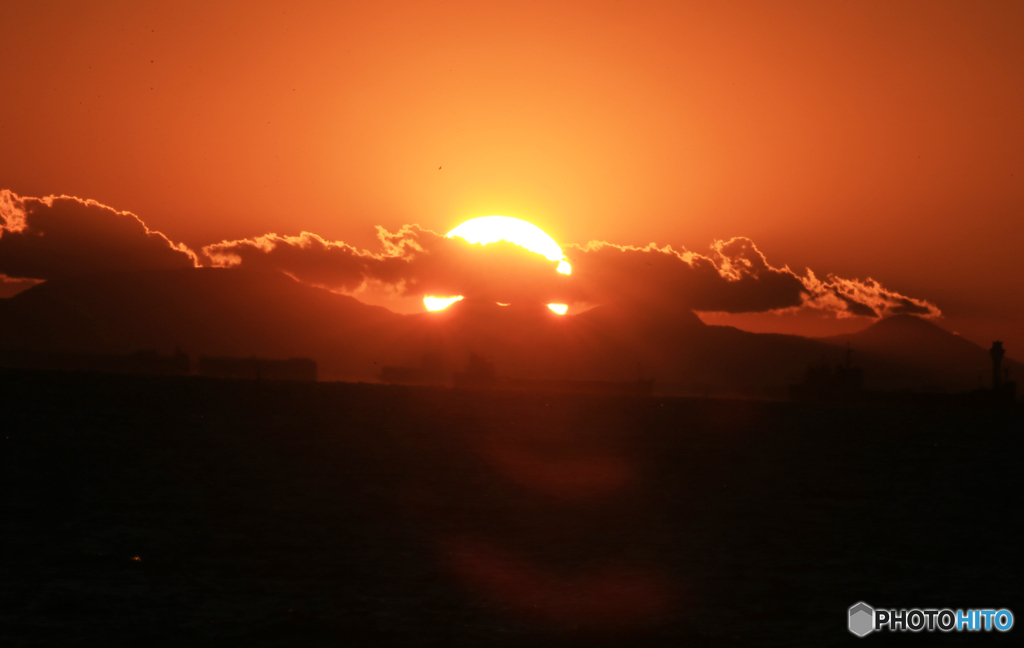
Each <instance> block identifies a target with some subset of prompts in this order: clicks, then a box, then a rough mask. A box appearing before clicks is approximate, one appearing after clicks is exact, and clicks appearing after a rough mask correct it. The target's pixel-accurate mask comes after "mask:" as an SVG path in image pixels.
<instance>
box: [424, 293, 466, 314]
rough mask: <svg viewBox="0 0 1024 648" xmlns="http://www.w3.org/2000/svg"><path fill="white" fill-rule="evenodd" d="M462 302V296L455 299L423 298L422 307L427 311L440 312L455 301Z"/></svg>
mask: <svg viewBox="0 0 1024 648" xmlns="http://www.w3.org/2000/svg"><path fill="white" fill-rule="evenodd" d="M461 300H462V295H457V296H455V297H424V298H423V305H424V306H426V307H427V310H428V311H442V310H444V309H446V308H448V307H449V306H451V305H452V304H454V303H455V302H457V301H461Z"/></svg>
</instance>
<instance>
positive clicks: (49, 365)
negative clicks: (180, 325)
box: [0, 349, 190, 376]
mask: <svg viewBox="0 0 1024 648" xmlns="http://www.w3.org/2000/svg"><path fill="white" fill-rule="evenodd" d="M0 366H4V367H9V368H17V369H43V370H55V371H101V372H105V373H124V374H141V375H148V376H170V375H180V376H183V375H186V374H188V373H189V369H190V363H189V357H188V354H187V353H185V352H184V351H182V350H181V349H175V350H174V353H173V354H172V355H169V356H165V355H161V354H159V353H157V352H156V351H154V350H152V349H144V350H139V351H135V352H134V353H121V354H118V353H63V352H35V351H6V352H3V353H0Z"/></svg>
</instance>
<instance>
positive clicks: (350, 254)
mask: <svg viewBox="0 0 1024 648" xmlns="http://www.w3.org/2000/svg"><path fill="white" fill-rule="evenodd" d="M377 236H378V240H379V241H380V243H381V250H380V251H379V252H371V251H367V250H359V249H357V248H355V247H353V246H351V245H348V244H346V243H344V242H342V241H327V240H325V239H323V238H321V237H319V236H317V235H316V234H312V233H310V232H303V233H301V234H300V235H298V236H281V235H277V234H268V235H266V236H261V237H257V238H252V239H241V240H235V241H222V242H221V243H217V244H214V245H208V246H206V247H204V248H203V253H204V254H205V255H206V256H207V257H209V258H210V260H211V261H212V262H213V264H214V265H217V266H221V267H234V266H242V267H247V268H258V269H263V270H278V271H281V272H284V273H286V274H288V275H290V276H292V277H293V278H295V279H297V280H298V281H301V282H303V283H307V284H310V285H316V286H321V287H325V288H328V289H330V290H334V291H338V292H345V293H349V294H351V293H354V292H357V291H358V290H360V288H362V287H364V286H366V285H369V284H374V285H385V286H390V287H392V289H393V290H394V292H395V293H396V294H397V295H400V296H413V297H416V298H419V297H422V296H423V295H439V296H443V295H465V296H467V297H478V298H483V299H490V300H494V301H501V302H519V303H522V302H524V301H529V302H536V303H548V302H561V303H581V302H585V303H619V304H629V305H633V306H639V305H643V306H646V307H657V308H673V307H674V308H685V309H689V310H696V311H708V312H728V313H745V312H764V311H773V310H784V309H793V308H815V309H819V310H824V311H831V312H834V313H836V314H837V315H838V316H841V317H844V316H851V315H867V316H871V317H879V316H883V315H889V314H896V313H900V312H908V313H914V314H919V315H925V316H937V315H939V314H940V312H939V310H938V308H936V307H935V306H934V305H933V304H930V303H929V302H926V301H923V300H918V299H913V298H910V297H906V296H903V295H900V294H898V293H896V292H893V291H890V290H887V289H885V288H883V287H882V286H881V285H880V284H879V283H878V282H876V281H874V280H871V279H868V280H866V281H859V280H848V279H842V278H839V277H836V276H834V275H829V276H828V277H827V278H826V279H824V280H821V279H818V278H817V277H816V276H815V275H814V273H813V272H811V271H810V270H807V271H806V272H805V274H804V275H802V276H801V275H798V274H797V273H795V272H793V271H792V270H790V269H789V268H788V267H782V268H777V267H774V266H772V265H771V264H769V263H768V260H767V259H766V258H765V256H764V254H762V253H761V251H760V250H758V249H757V246H756V245H755V244H754V242H753V241H751V240H750V239H747V238H743V237H738V238H733V239H730V240H728V241H715V242H714V243H713V244H712V245H711V248H710V253H709V254H706V255H703V254H698V253H695V252H690V251H686V250H681V251H677V250H675V249H673V248H672V247H671V246H665V247H658V246H656V245H655V244H651V245H648V246H647V247H642V248H641V247H632V246H622V245H615V244H611V243H606V242H596V241H595V242H591V243H588V244H587V245H584V246H568V247H567V248H566V254H567V256H568V258H569V261H570V262H571V264H572V266H573V272H572V275H570V276H565V275H560V274H558V273H556V272H555V266H556V265H557V264H556V263H554V262H551V261H548V260H547V259H545V258H543V257H542V256H541V255H538V254H533V253H531V252H527V251H525V250H523V249H522V248H519V247H517V246H514V245H511V244H505V243H494V244H490V245H488V246H487V247H486V250H485V249H484V246H480V245H470V244H468V243H466V242H465V241H462V240H461V239H458V238H455V239H449V238H447V237H445V236H443V235H441V234H438V233H436V232H432V231H430V230H427V229H424V228H422V227H420V226H418V225H407V226H405V227H403V228H402V229H400V230H399V231H397V232H388V231H387V230H385V229H383V228H378V230H377Z"/></svg>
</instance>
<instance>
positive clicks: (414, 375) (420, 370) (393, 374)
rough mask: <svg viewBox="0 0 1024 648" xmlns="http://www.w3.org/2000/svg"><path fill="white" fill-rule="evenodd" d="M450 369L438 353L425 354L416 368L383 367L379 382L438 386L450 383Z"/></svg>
mask: <svg viewBox="0 0 1024 648" xmlns="http://www.w3.org/2000/svg"><path fill="white" fill-rule="evenodd" d="M451 379H452V372H451V369H450V368H449V367H448V366H446V365H445V362H444V360H443V358H442V357H441V355H440V354H438V353H425V354H424V355H423V359H422V360H421V362H420V366H418V367H397V366H393V367H384V368H383V369H381V372H380V381H381V382H385V383H388V384H399V385H439V384H445V383H448V382H450V381H451Z"/></svg>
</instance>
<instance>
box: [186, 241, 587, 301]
mask: <svg viewBox="0 0 1024 648" xmlns="http://www.w3.org/2000/svg"><path fill="white" fill-rule="evenodd" d="M377 238H378V240H379V241H380V243H381V251H380V252H377V253H374V252H369V251H366V250H359V249H357V248H355V247H352V246H351V245H348V244H347V243H344V242H342V241H327V240H325V239H323V238H321V237H320V236H317V235H316V234H313V233H310V232H302V233H301V234H299V235H298V236H281V235H278V234H267V235H266V236H260V237H257V238H252V239H240V240H235V241H222V242H220V243H215V244H213V245H207V246H205V247H204V248H203V254H205V255H206V256H207V257H208V258H209V259H210V261H211V262H212V264H213V265H215V266H219V267H236V266H241V267H245V268H254V269H261V270H279V271H281V272H284V273H286V274H288V275H289V276H291V277H293V278H295V279H296V280H298V281H301V282H303V283H306V284H310V285H314V286H320V287H324V288H327V289H329V290H333V291H337V292H346V293H352V292H355V291H357V290H358V289H359V288H361V287H362V286H364V285H365V284H367V283H371V282H372V283H378V284H384V285H388V286H391V287H392V289H393V290H394V291H395V293H396V294H398V295H400V296H414V297H417V298H419V297H422V296H423V295H437V296H450V295H466V296H472V297H476V298H481V299H489V300H493V301H502V302H511V301H515V302H520V303H521V302H524V301H531V302H533V301H544V300H547V301H550V300H551V299H550V296H551V295H553V294H558V293H559V292H560V291H561V293H566V292H568V282H567V281H566V279H565V276H564V275H560V274H558V273H557V272H555V268H556V267H557V265H558V263H557V262H556V261H550V260H548V259H546V258H544V257H543V256H541V255H539V254H534V253H533V252H529V251H527V250H525V249H523V248H521V247H519V246H516V245H512V244H511V243H504V242H499V243H492V244H490V245H488V246H487V247H486V250H485V249H484V246H482V245H471V244H469V243H466V242H465V241H464V240H462V239H458V238H451V239H450V238H447V237H446V236H444V235H442V234H438V233H436V232H432V231H430V230H427V229H424V228H421V227H419V226H418V225H407V226H405V227H403V228H402V229H400V230H399V231H397V232H388V231H387V230H385V229H383V228H378V229H377Z"/></svg>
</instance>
